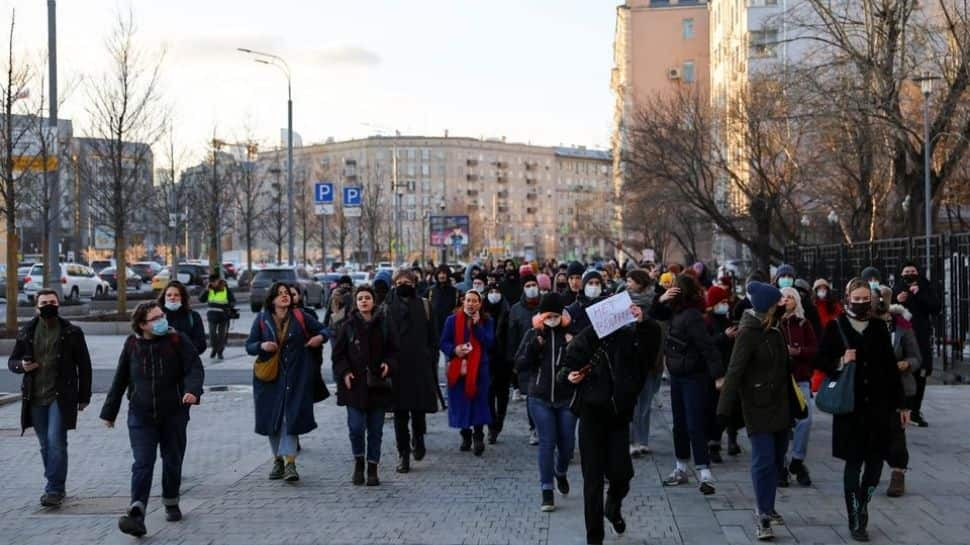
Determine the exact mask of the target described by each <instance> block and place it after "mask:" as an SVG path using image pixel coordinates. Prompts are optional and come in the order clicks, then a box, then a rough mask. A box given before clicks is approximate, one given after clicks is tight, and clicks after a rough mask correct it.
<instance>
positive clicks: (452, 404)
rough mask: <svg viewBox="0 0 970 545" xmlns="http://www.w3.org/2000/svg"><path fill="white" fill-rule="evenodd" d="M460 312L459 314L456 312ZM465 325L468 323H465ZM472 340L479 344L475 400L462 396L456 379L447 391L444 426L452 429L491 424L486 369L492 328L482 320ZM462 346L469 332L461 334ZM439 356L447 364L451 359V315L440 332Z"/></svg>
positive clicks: (462, 387) (461, 384)
mask: <svg viewBox="0 0 970 545" xmlns="http://www.w3.org/2000/svg"><path fill="white" fill-rule="evenodd" d="M459 312H461V311H459ZM465 323H466V324H467V325H470V324H471V320H466V322H465ZM474 331H475V338H476V339H478V342H479V344H481V346H482V348H483V350H482V359H481V361H480V363H479V365H478V384H477V389H476V391H475V397H474V398H472V399H468V397H467V396H466V395H465V378H464V377H462V378H459V379H458V380H457V381H456V382H455V385H454V386H449V387H448V425H449V426H451V427H452V428H470V427H472V426H484V425H486V424H491V423H492V415H491V412H489V410H488V388H489V382H490V381H489V378H488V377H489V368H488V352H489V351H490V350H491V349H492V343H494V342H495V324H494V322H493V321H492V319H491V318H490V317H488V316H486V317H485V318H484V319H483V320H482V321H481V322H480V323H479V324H478V325H477V326H474ZM462 339H464V340H463V341H462V342H465V341H467V340H468V339H469V332H467V331H466V332H465V334H464V335H463V337H462ZM459 344H461V343H459ZM440 347H441V352H442V353H444V355H445V359H446V360H450V359H451V358H452V357H453V356H454V355H455V315H454V314H452V315H451V316H449V317H448V319H447V320H445V328H444V331H442V332H441V345H440Z"/></svg>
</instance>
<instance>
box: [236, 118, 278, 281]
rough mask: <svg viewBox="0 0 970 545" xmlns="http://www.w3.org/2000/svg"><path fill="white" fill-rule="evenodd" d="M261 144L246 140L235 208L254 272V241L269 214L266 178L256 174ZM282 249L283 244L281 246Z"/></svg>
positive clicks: (247, 261)
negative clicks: (244, 162) (244, 157)
mask: <svg viewBox="0 0 970 545" xmlns="http://www.w3.org/2000/svg"><path fill="white" fill-rule="evenodd" d="M258 149H259V144H258V143H257V142H256V141H255V140H253V139H252V138H251V137H250V138H248V139H247V140H246V156H247V161H246V164H244V165H243V168H242V172H240V176H239V185H238V186H237V187H236V192H235V207H236V212H237V214H238V217H239V220H240V222H241V225H239V228H240V229H241V230H242V235H243V243H244V244H245V245H246V266H247V267H248V268H249V270H250V271H252V270H253V241H254V240H255V238H256V233H257V231H258V227H259V225H260V224H261V223H262V221H263V219H264V218H265V217H266V213H267V212H268V205H267V188H266V178H265V177H263V176H262V175H260V174H259V173H258V172H256V163H255V160H256V151H257V150H258ZM280 247H281V248H282V244H281V246H280Z"/></svg>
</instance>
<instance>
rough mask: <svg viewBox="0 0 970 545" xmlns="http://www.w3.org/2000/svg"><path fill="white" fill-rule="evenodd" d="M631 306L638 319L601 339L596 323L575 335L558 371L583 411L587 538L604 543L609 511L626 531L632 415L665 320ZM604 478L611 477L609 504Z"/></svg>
mask: <svg viewBox="0 0 970 545" xmlns="http://www.w3.org/2000/svg"><path fill="white" fill-rule="evenodd" d="M630 312H631V314H633V317H634V319H635V320H636V322H635V323H634V324H630V325H628V326H624V327H621V328H620V329H618V330H616V331H614V332H613V333H610V334H609V335H606V336H605V337H603V338H602V339H601V338H599V336H598V335H597V334H596V330H595V329H594V328H593V327H587V328H586V329H584V330H583V331H582V332H581V333H579V335H577V336H576V337H574V338H573V339H572V340H571V341H570V342H569V343H568V344H567V345H566V350H565V352H564V353H563V356H562V359H563V362H562V365H561V368H560V370H559V375H558V376H557V379H558V381H559V384H557V386H556V387H557V388H558V387H560V386H561V385H565V384H571V385H573V386H574V387H575V388H576V395H575V396H574V400H573V403H572V405H571V407H572V409H573V411H574V412H575V413H576V414H578V416H579V452H580V457H581V462H582V464H581V467H582V471H583V505H584V511H585V518H586V543H587V544H591V545H600V544H602V543H603V537H604V525H603V518H604V517H605V518H606V520H608V521H609V522H610V525H611V526H612V528H613V531H614V532H616V533H618V534H622V533H624V532H625V531H626V521H625V520H624V519H623V515H622V504H623V499H624V498H625V497H626V495H627V493H628V492H629V491H630V481H631V480H632V479H633V475H634V472H633V460H632V458H631V457H630V421H631V420H632V419H633V410H634V407H635V405H636V403H637V397H638V396H639V395H640V392H641V391H642V390H643V384H644V382H645V381H646V376H647V373H648V368H649V366H650V365H651V363H652V362H653V361H655V360H656V358H657V357H658V352H659V351H660V326H659V325H658V324H657V323H656V322H654V321H653V320H650V319H648V318H647V312H646V310H644V309H643V308H641V307H639V306H637V305H631V307H630ZM566 313H567V314H568V310H567V311H566ZM550 344H551V343H550ZM604 480H606V481H609V483H610V488H609V490H608V491H607V492H606V502H605V505H604V502H603V488H604V486H603V483H604Z"/></svg>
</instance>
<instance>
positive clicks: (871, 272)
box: [859, 265, 882, 282]
mask: <svg viewBox="0 0 970 545" xmlns="http://www.w3.org/2000/svg"><path fill="white" fill-rule="evenodd" d="M859 278H862V279H863V280H865V281H867V282H868V281H869V279H872V278H875V279H876V280H878V281H880V282H881V281H882V273H881V272H879V269H877V268H875V267H873V266H871V265H870V266H868V267H866V268H865V269H862V274H860V275H859Z"/></svg>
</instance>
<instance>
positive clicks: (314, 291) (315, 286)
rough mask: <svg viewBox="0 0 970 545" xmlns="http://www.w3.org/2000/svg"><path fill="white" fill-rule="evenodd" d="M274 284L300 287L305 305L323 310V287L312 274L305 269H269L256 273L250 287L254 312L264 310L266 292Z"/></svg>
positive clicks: (251, 304) (250, 298) (251, 305)
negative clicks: (281, 283) (283, 283)
mask: <svg viewBox="0 0 970 545" xmlns="http://www.w3.org/2000/svg"><path fill="white" fill-rule="evenodd" d="M274 282H285V283H287V284H296V285H298V286H299V287H300V292H301V293H302V294H303V300H304V304H305V305H307V306H314V307H316V308H323V304H324V295H323V287H322V286H321V285H320V283H319V282H317V281H316V280H314V279H313V277H311V276H310V273H308V272H307V271H306V269H304V268H303V267H285V266H284V267H267V268H265V269H262V270H260V271H258V272H257V273H256V276H254V277H253V283H252V285H251V287H250V292H249V300H250V303H249V305H250V307H251V309H252V311H253V312H259V311H260V310H261V309H262V308H263V300H264V299H266V290H268V289H269V288H270V286H272V285H273V283H274Z"/></svg>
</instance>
